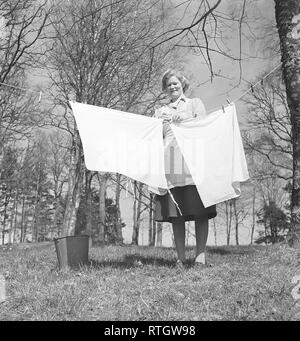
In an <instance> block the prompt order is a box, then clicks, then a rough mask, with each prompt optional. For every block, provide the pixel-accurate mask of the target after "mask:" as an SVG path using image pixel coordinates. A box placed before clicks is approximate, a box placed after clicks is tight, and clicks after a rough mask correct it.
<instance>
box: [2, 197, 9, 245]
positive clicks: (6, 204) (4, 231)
mask: <svg viewBox="0 0 300 341" xmlns="http://www.w3.org/2000/svg"><path fill="white" fill-rule="evenodd" d="M8 203H9V195H7V192H5V198H4V211H3V229H2V245H4V242H5V233H6V229H5V225H6V211H7V206H8Z"/></svg>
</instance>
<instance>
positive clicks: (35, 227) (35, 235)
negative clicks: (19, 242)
mask: <svg viewBox="0 0 300 341" xmlns="http://www.w3.org/2000/svg"><path fill="white" fill-rule="evenodd" d="M39 167H40V164H39ZM39 189H40V169H38V178H37V182H36V188H35V200H34V216H33V226H32V241H35V242H37V241H38V214H39V212H38V211H39V209H38V205H39Z"/></svg>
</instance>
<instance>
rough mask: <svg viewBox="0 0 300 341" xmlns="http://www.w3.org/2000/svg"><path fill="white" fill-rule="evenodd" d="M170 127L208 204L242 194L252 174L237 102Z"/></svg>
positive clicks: (205, 204) (206, 205)
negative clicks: (249, 172) (242, 136)
mask: <svg viewBox="0 0 300 341" xmlns="http://www.w3.org/2000/svg"><path fill="white" fill-rule="evenodd" d="M171 129H172V130H173V133H174V135H175V137H176V140H177V143H178V145H179V148H180V150H181V152H182V155H183V156H184V160H185V162H186V164H187V166H188V168H189V171H190V173H191V175H192V178H193V181H194V183H195V185H196V187H197V190H198V192H199V195H200V197H201V199H202V202H203V205H204V206H205V207H209V206H211V205H214V204H218V203H220V202H222V201H226V200H229V199H233V198H236V197H238V196H239V195H240V194H241V190H240V182H243V181H246V180H247V179H249V174H248V168H247V162H246V157H245V153H244V148H243V144H242V139H241V134H240V130H239V125H238V120H237V116H236V108H235V105H234V104H231V105H229V106H227V107H225V108H224V112H223V110H222V109H221V110H218V111H216V112H214V113H211V114H209V115H208V116H206V117H205V118H201V117H200V118H198V117H196V118H193V119H188V120H185V121H182V122H181V123H180V124H171Z"/></svg>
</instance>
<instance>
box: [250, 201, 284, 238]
mask: <svg viewBox="0 0 300 341" xmlns="http://www.w3.org/2000/svg"><path fill="white" fill-rule="evenodd" d="M258 218H259V220H258V223H259V224H263V225H264V231H263V233H260V237H259V238H258V239H257V240H256V241H255V243H257V244H260V243H269V242H270V243H272V244H275V243H277V242H279V241H283V240H284V236H285V234H286V231H287V230H288V229H289V223H288V218H287V216H286V214H285V213H284V212H283V211H282V210H281V209H280V208H279V207H278V206H277V205H276V203H275V202H273V201H270V202H269V203H266V202H265V203H264V206H263V208H262V210H261V211H260V212H259V213H258Z"/></svg>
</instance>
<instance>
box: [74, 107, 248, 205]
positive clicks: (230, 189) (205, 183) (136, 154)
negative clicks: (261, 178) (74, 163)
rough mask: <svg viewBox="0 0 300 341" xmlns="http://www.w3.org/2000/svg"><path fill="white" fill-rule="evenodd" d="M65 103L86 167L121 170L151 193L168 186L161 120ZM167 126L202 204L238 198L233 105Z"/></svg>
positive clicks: (240, 158) (241, 173)
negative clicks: (144, 185)
mask: <svg viewBox="0 0 300 341" xmlns="http://www.w3.org/2000/svg"><path fill="white" fill-rule="evenodd" d="M70 103H71V106H72V110H73V114H74V116H75V120H76V123H77V126H78V130H79V134H80V137H81V140H82V144H83V149H84V156H85V163H86V167H87V168H88V169H90V170H94V171H104V172H117V173H120V174H124V175H126V176H128V177H130V178H132V179H134V180H137V181H141V182H143V183H145V184H146V185H148V186H149V190H151V191H152V192H154V193H157V194H163V193H164V192H165V193H166V192H167V190H169V188H168V185H167V180H166V177H165V166H164V145H163V134H162V129H163V123H162V122H163V120H162V119H158V118H153V117H146V116H142V115H136V114H131V113H127V112H123V111H118V110H113V109H108V108H103V107H96V106H92V105H88V104H81V103H77V102H70ZM170 126H171V129H172V130H173V132H174V135H175V137H176V139H177V142H178V145H179V147H180V149H181V152H182V154H183V156H184V159H185V162H186V164H187V166H188V168H189V170H190V173H191V175H192V177H193V180H194V183H195V185H196V186H197V189H198V192H199V195H200V197H201V199H202V201H203V204H204V206H205V207H208V206H211V205H214V204H217V203H219V202H222V201H225V200H229V199H232V198H235V197H238V196H239V195H240V194H241V191H240V182H242V181H246V180H247V179H248V178H249V174H248V169H247V163H246V158H245V154H244V149H243V144H242V140H241V135H240V131H239V126H238V121H237V117H236V109H235V105H234V104H231V105H229V106H227V107H226V108H225V113H224V112H223V111H222V110H219V111H216V112H214V113H212V114H210V115H208V116H206V117H205V118H202V117H199V118H197V117H196V118H192V119H187V120H185V121H182V122H181V123H179V124H175V123H172V124H171V125H170ZM159 188H160V189H161V190H159Z"/></svg>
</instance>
